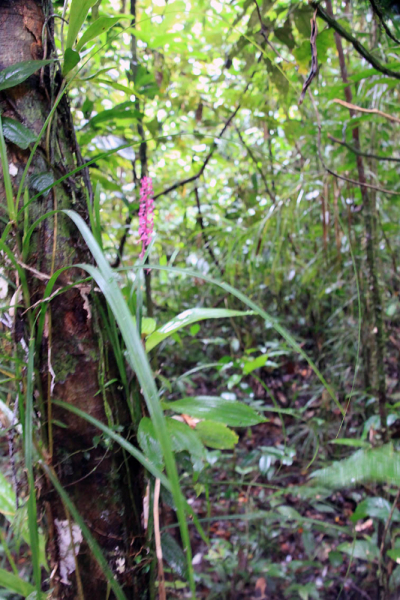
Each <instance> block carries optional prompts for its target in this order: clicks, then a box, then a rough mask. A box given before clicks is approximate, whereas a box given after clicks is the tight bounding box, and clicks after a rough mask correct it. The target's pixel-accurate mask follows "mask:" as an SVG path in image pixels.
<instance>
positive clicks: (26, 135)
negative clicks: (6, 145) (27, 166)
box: [2, 117, 37, 150]
mask: <svg viewBox="0 0 400 600" xmlns="http://www.w3.org/2000/svg"><path fill="white" fill-rule="evenodd" d="M2 121H3V134H4V137H5V138H7V140H8V141H9V142H12V143H13V144H15V145H16V146H18V147H19V148H22V150H26V149H27V148H28V147H29V144H33V143H34V142H36V137H37V136H36V134H35V133H34V132H33V131H31V130H30V129H28V128H27V127H25V125H22V123H19V122H18V121H16V120H15V119H9V118H8V117H3V119H2Z"/></svg>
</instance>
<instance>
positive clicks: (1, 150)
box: [0, 115, 15, 221]
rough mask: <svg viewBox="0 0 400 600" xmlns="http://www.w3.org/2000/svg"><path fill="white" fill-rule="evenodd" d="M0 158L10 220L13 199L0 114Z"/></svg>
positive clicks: (13, 217)
mask: <svg viewBox="0 0 400 600" xmlns="http://www.w3.org/2000/svg"><path fill="white" fill-rule="evenodd" d="M0 159H1V166H2V169H3V182H4V190H5V193H6V200H7V211H8V218H9V219H10V221H14V219H15V209H14V199H13V191H12V185H11V178H10V173H9V170H8V159H7V148H6V144H5V141H4V131H3V122H2V118H1V115H0Z"/></svg>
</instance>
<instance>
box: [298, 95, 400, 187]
mask: <svg viewBox="0 0 400 600" xmlns="http://www.w3.org/2000/svg"><path fill="white" fill-rule="evenodd" d="M309 95H310V99H311V103H312V105H313V107H314V110H315V116H316V118H317V127H318V142H317V149H318V156H319V159H320V161H321V163H322V166H323V168H324V169H325V171H326V172H327V173H329V174H330V175H332V176H333V177H336V179H341V180H342V181H348V182H349V183H353V184H354V185H357V186H358V187H360V189H361V190H362V189H363V188H365V189H370V190H375V191H376V192H382V194H388V195H389V196H400V192H392V191H391V190H387V189H385V188H381V187H379V186H376V185H372V184H370V183H367V182H366V181H365V177H364V178H361V177H360V180H358V181H357V180H356V179H351V178H350V177H345V176H344V175H339V173H336V172H335V171H332V169H330V168H329V167H328V166H327V165H326V164H325V161H324V157H323V156H322V152H321V132H322V125H321V117H320V114H319V110H318V107H317V105H316V104H315V101H314V98H313V96H312V94H311V93H310V91H309ZM353 131H354V130H353ZM329 137H330V139H332V136H329ZM333 139H334V141H338V140H336V139H335V138H333ZM338 143H341V142H338ZM356 154H357V155H358V156H362V153H361V152H356Z"/></svg>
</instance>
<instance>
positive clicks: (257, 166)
mask: <svg viewBox="0 0 400 600" xmlns="http://www.w3.org/2000/svg"><path fill="white" fill-rule="evenodd" d="M235 129H236V132H237V134H238V136H239V139H240V141H241V143H242V145H243V147H244V148H245V150H246V152H247V154H248V155H249V156H250V158H251V160H252V161H253V163H254V165H255V167H256V169H257V171H258V172H259V174H260V177H261V179H262V180H263V182H264V185H265V191H266V192H267V194H268V196H269V197H270V198H271V200H272V202H273V203H274V204H275V202H276V198H275V195H274V194H273V193H272V192H271V190H270V188H269V185H268V181H267V178H266V177H265V175H264V172H263V170H262V168H261V167H260V166H259V164H258V161H257V159H256V157H255V156H254V154H253V152H252V150H251V148H249V146H248V145H247V144H246V142H245V141H244V139H243V137H242V134H241V133H240V129H239V128H238V127H235Z"/></svg>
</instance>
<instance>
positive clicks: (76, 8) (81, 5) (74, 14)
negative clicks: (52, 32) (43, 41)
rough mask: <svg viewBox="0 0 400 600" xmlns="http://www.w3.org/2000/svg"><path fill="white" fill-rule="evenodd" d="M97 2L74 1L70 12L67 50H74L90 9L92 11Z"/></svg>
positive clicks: (93, 0)
mask: <svg viewBox="0 0 400 600" xmlns="http://www.w3.org/2000/svg"><path fill="white" fill-rule="evenodd" d="M96 2H97V0H72V2H71V8H70V10H69V25H68V33H67V44H66V48H72V46H73V45H74V43H75V40H76V38H77V37H78V33H79V31H80V28H81V27H82V25H83V23H84V21H85V19H86V16H87V14H88V12H89V9H91V8H92V6H93V5H94V4H96Z"/></svg>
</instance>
